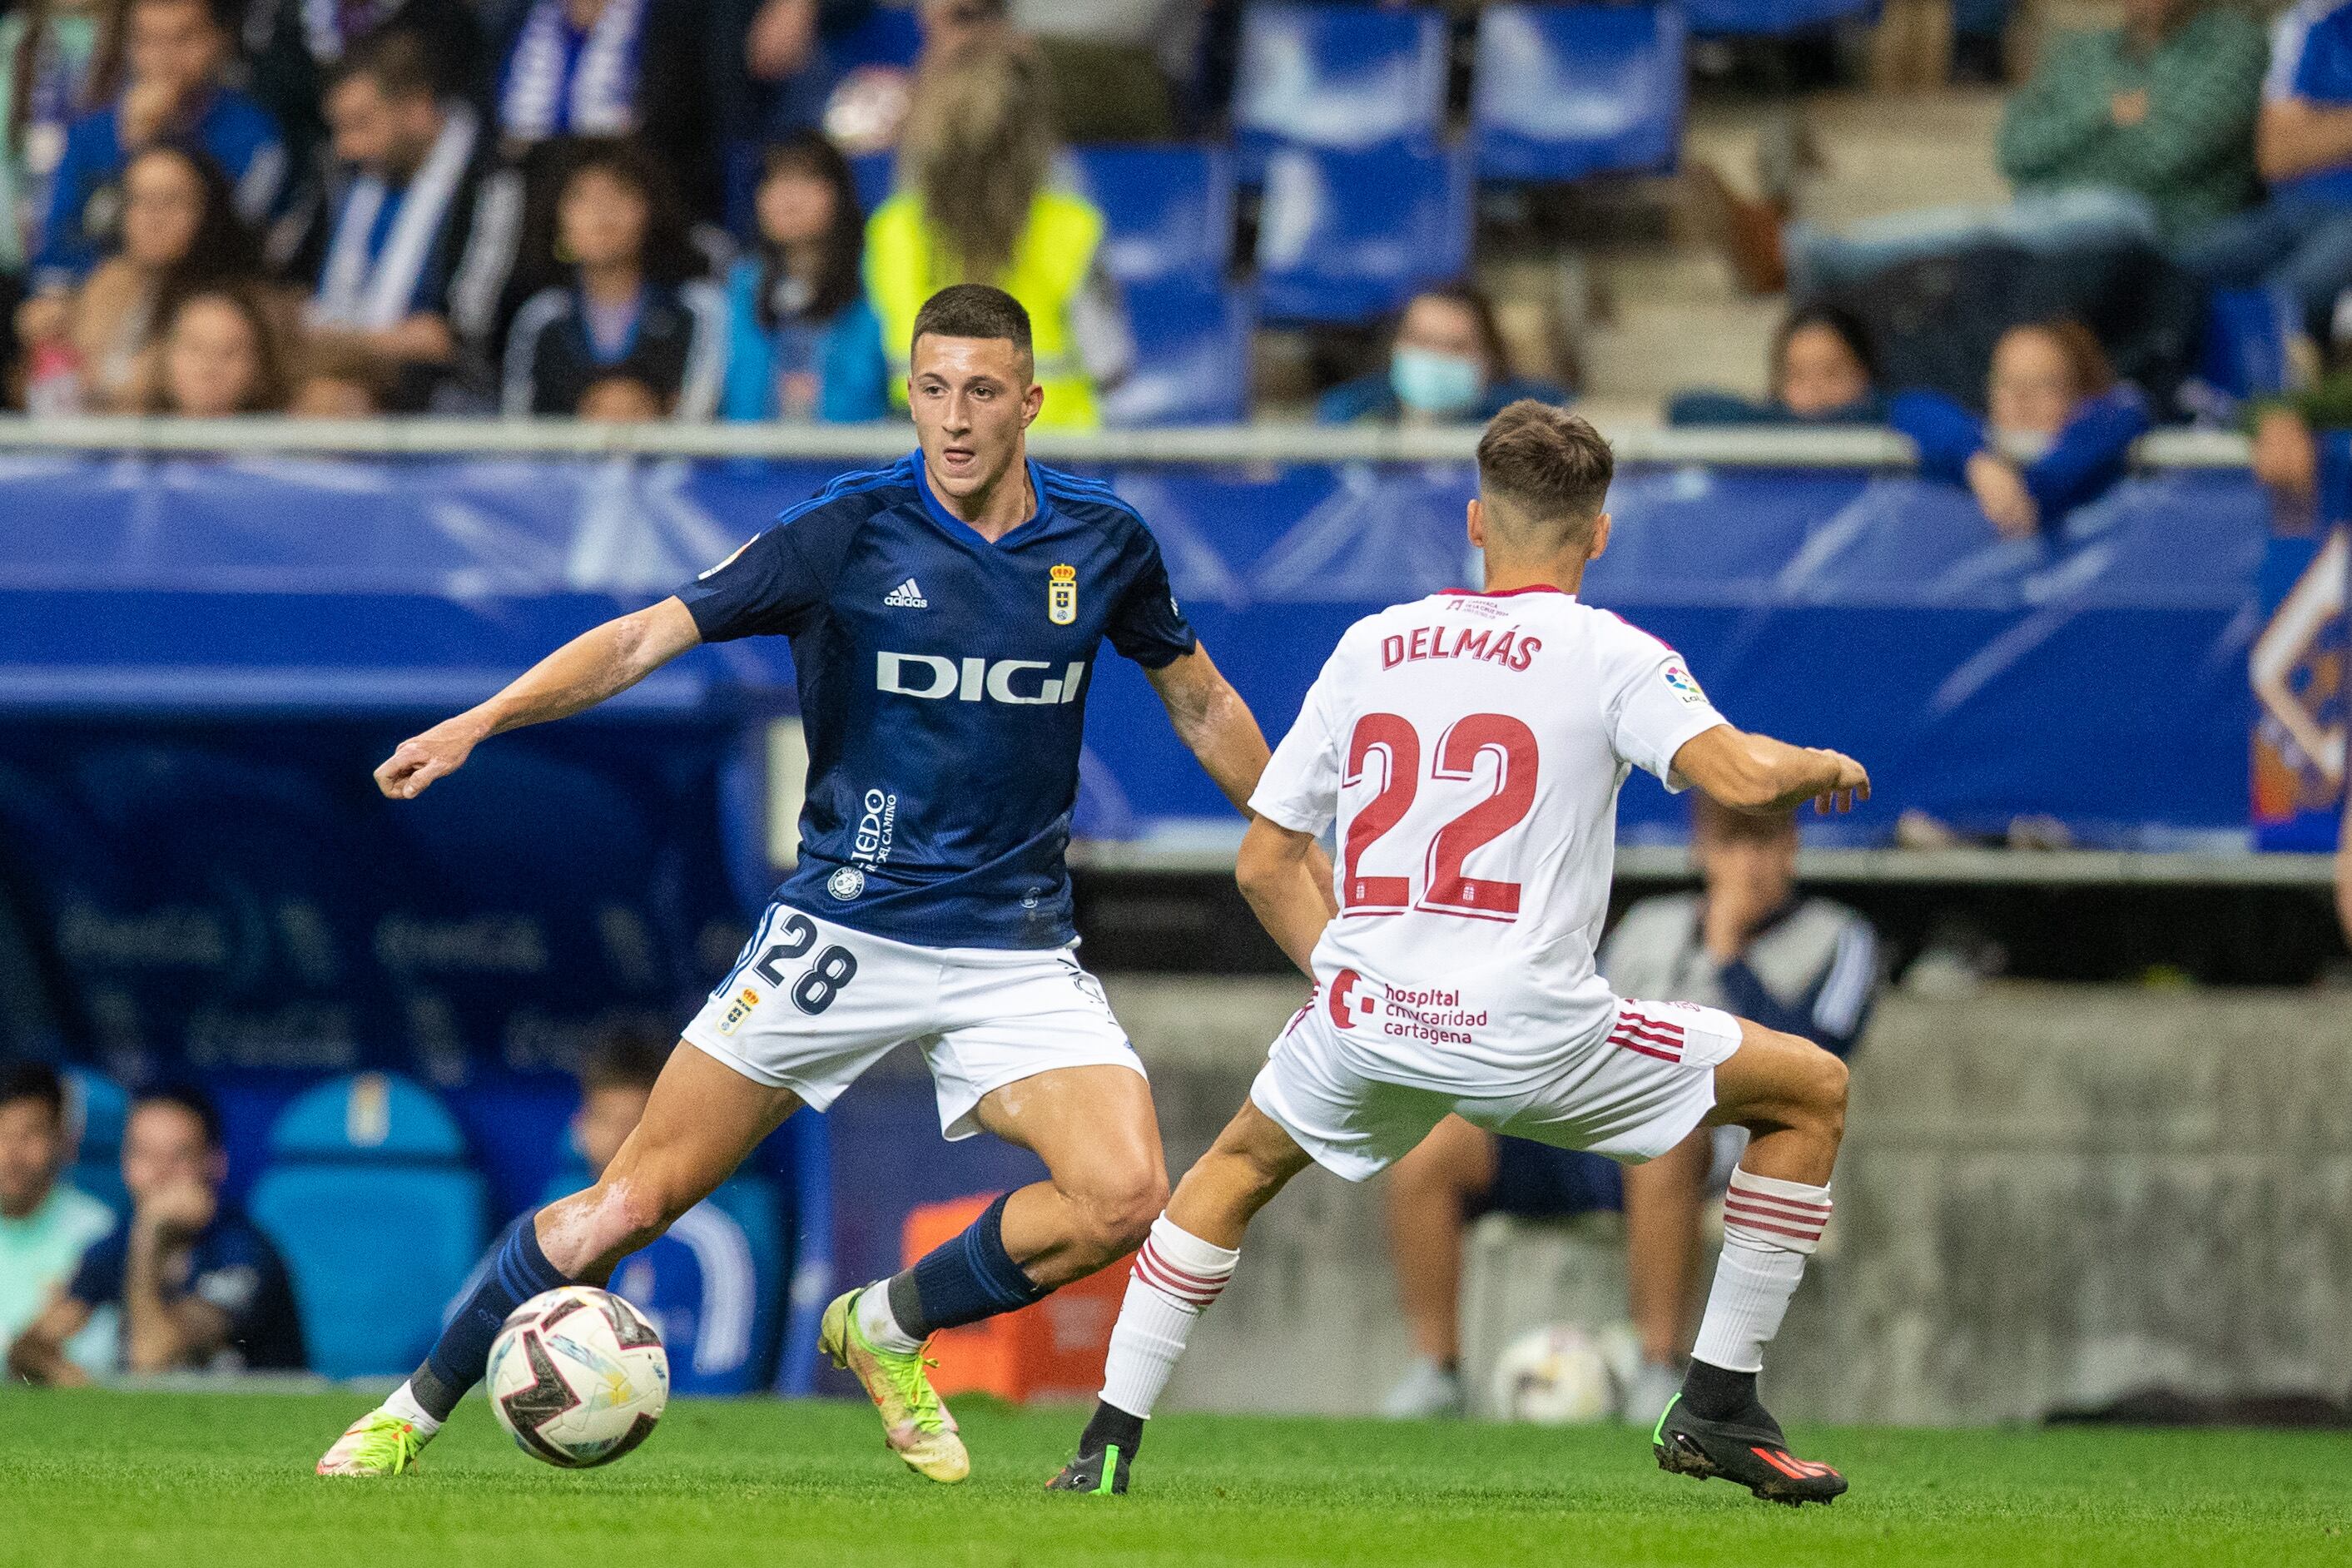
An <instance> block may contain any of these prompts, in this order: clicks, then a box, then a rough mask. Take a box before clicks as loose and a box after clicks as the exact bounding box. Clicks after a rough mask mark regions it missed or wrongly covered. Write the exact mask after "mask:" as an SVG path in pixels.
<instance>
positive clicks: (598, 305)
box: [503, 140, 727, 419]
mask: <svg viewBox="0 0 2352 1568" xmlns="http://www.w3.org/2000/svg"><path fill="white" fill-rule="evenodd" d="M556 254H557V255H558V256H559V257H561V258H563V259H564V261H565V263H566V266H567V268H568V270H569V272H570V275H571V276H570V279H569V280H568V281H567V282H565V283H563V284H561V285H559V286H557V287H555V288H551V289H544V290H542V291H541V292H540V293H539V294H537V295H535V296H533V297H532V299H531V300H530V302H529V303H528V304H526V305H524V306H523V308H522V310H521V311H520V313H518V314H517V316H516V317H515V323H514V327H513V330H512V331H511V332H510V333H509V336H508V340H507V360H506V393H505V396H504V399H503V403H504V407H505V410H506V412H507V413H508V414H509V415H530V414H537V415H551V414H556V415H573V414H577V413H579V412H580V405H581V400H582V399H583V397H584V396H585V395H586V394H587V392H588V389H589V387H590V386H592V385H593V384H595V383H597V382H599V381H602V380H604V379H605V378H607V377H610V376H615V375H632V376H635V377H636V378H637V379H639V380H641V381H643V382H644V383H646V385H648V386H650V387H652V388H653V389H654V390H655V391H656V393H657V394H658V395H659V396H660V398H661V399H662V401H663V403H664V404H665V405H667V408H668V410H669V412H670V413H671V414H672V415H673V416H675V417H677V418H680V419H708V418H709V417H710V416H712V414H713V413H714V412H716V410H717V408H718V406H719V382H720V377H721V374H722V372H723V370H724V368H725V356H726V342H727V338H726V331H727V304H726V300H725V298H724V297H723V296H722V295H721V294H720V293H719V290H718V289H715V288H714V287H712V286H711V285H710V284H709V283H707V282H703V281H699V280H698V278H697V275H698V273H699V272H700V271H701V270H702V257H701V254H700V253H699V252H698V251H697V250H696V249H695V247H694V244H693V242H692V240H691V239H690V238H689V237H688V233H687V225H686V218H685V216H684V215H683V214H682V213H681V212H680V211H679V210H678V205H677V195H675V193H674V190H673V188H672V186H671V184H670V183H669V179H668V177H667V174H665V173H664V171H663V169H662V166H661V164H660V163H657V162H656V160H655V157H654V155H653V153H650V152H648V151H647V150H646V148H644V147H643V146H640V145H639V144H637V143H636V142H628V141H619V140H614V141H604V142H591V143H583V144H582V145H581V146H580V148H579V149H578V153H577V156H576V157H575V158H574V159H573V161H572V163H571V166H570V169H569V171H568V172H567V173H566V174H565V175H564V178H563V182H562V185H561V186H560V187H559V188H558V195H557V200H556Z"/></svg>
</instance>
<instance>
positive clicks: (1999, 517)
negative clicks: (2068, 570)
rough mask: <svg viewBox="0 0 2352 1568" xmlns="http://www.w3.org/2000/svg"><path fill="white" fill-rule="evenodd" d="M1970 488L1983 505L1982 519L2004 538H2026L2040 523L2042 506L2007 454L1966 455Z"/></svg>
mask: <svg viewBox="0 0 2352 1568" xmlns="http://www.w3.org/2000/svg"><path fill="white" fill-rule="evenodd" d="M1969 491H1970V493H1972V494H1973V495H1975V497H1976V498H1977V505H1979V506H1980V507H1982V508H1983V509H1984V514H1985V521H1987V522H1990V523H1991V524H1992V526H1993V529H1994V531H1997V532H1998V533H2000V536H2001V537H2002V538H2003V539H2025V538H2029V537H2031V536H2032V533H2033V531H2034V530H2036V529H2037V528H2040V527H2041V526H2042V509H2041V508H2039V507H2037V506H2035V505H2034V504H2033V493H2032V491H2031V490H2029V489H2026V488H2025V476H2024V475H2022V474H2021V473H2019V472H2018V471H2017V466H2016V465H2015V464H2014V463H2011V461H2010V460H2009V459H2008V458H1997V457H1995V456H1993V455H1992V454H1991V453H1990V452H1979V453H1978V454H1977V455H1976V456H1975V457H1973V458H1969Z"/></svg>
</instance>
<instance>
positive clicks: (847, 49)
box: [824, 5, 923, 75]
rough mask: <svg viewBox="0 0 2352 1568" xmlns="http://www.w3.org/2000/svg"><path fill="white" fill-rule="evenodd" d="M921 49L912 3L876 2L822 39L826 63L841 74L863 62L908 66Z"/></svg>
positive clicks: (921, 44) (863, 63) (863, 65)
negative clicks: (854, 21)
mask: <svg viewBox="0 0 2352 1568" xmlns="http://www.w3.org/2000/svg"><path fill="white" fill-rule="evenodd" d="M922 52H923V26H922V23H921V22H920V21H919V20H918V19H917V17H916V16H915V8H914V7H913V6H912V5H876V6H874V7H872V8H871V9H869V10H868V11H867V12H866V15H865V16H863V17H861V18H860V19H859V20H858V23H857V25H856V26H854V27H849V28H845V30H843V31H842V32H839V33H836V34H835V35H834V36H833V37H828V38H826V39H825V40H824V55H825V63H826V64H828V65H830V66H832V67H833V68H834V70H835V71H836V72H837V73H840V74H842V75H847V74H848V73H849V72H851V71H854V70H856V69H858V68H861V67H865V66H898V67H900V68H911V67H912V66H913V65H914V63H915V58H916V57H917V56H918V55H919V54H921V53H922Z"/></svg>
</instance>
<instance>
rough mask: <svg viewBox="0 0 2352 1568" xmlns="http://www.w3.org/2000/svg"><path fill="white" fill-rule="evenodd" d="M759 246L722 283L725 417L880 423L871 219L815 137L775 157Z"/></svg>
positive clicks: (766, 176)
mask: <svg viewBox="0 0 2352 1568" xmlns="http://www.w3.org/2000/svg"><path fill="white" fill-rule="evenodd" d="M754 205H755V209H756V211H757V215H758V219H759V234H760V237H759V243H758V245H757V246H756V247H755V248H754V250H753V252H752V254H751V255H750V256H747V257H745V258H743V259H742V260H740V261H739V262H737V263H736V264H735V270H734V272H733V274H732V275H731V276H730V278H729V279H728V281H727V386H726V392H725V395H724V396H723V397H722V399H721V400H720V404H719V412H720V414H721V416H724V417H726V418H729V419H792V420H808V419H816V420H823V421H824V422H826V423H829V424H838V423H843V422H848V421H856V420H861V419H882V418H887V417H888V416H889V413H890V395H889V388H888V382H889V371H888V368H887V365H886V364H885V363H884V362H883V357H882V327H881V323H880V322H878V321H876V320H875V318H874V311H873V309H872V308H871V307H870V306H868V305H867V304H866V297H865V292H864V279H863V276H862V271H863V268H862V263H863V259H864V251H865V247H866V219H865V216H864V215H863V214H861V213H860V212H859V211H858V210H857V188H856V184H854V183H853V182H852V180H851V178H850V174H849V164H848V163H847V162H846V161H845V160H844V159H843V157H842V155H841V154H840V153H839V152H837V151H835V148H834V145H833V143H832V142H828V141H826V140H825V139H824V134H823V133H822V132H815V131H804V132H801V133H799V134H798V135H796V136H794V137H793V139H792V140H791V141H789V142H784V143H783V144H782V145H781V146H778V147H773V148H771V149H770V150H769V152H768V154H767V159H766V163H765V166H764V170H763V172H762V174H761V178H760V188H759V192H758V195H757V197H756V200H755V204H754Z"/></svg>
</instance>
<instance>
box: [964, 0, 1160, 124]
mask: <svg viewBox="0 0 2352 1568" xmlns="http://www.w3.org/2000/svg"><path fill="white" fill-rule="evenodd" d="M1206 10H1207V6H1206V5H1203V4H1202V0H1013V5H1012V7H1011V11H1012V21H1013V28H1014V30H1015V31H1017V32H1019V33H1021V34H1022V35H1023V36H1024V37H1031V38H1034V39H1035V40H1036V41H1037V45H1038V47H1039V48H1040V49H1041V50H1043V51H1044V53H1045V67H1046V71H1047V74H1048V75H1049V76H1050V77H1051V79H1052V80H1053V83H1054V103H1055V109H1056V110H1057V111H1058V112H1059V113H1060V115H1061V122H1062V133H1063V134H1064V135H1066V136H1067V137H1068V138H1069V139H1070V140H1071V141H1073V142H1161V141H1166V140H1167V139H1168V138H1170V137H1172V136H1174V135H1175V134H1176V130H1177V122H1178V119H1179V113H1178V106H1179V99H1180V96H1181V92H1182V90H1183V88H1184V87H1185V86H1186V85H1187V82H1186V79H1187V78H1188V77H1189V75H1190V74H1191V72H1190V62H1191V61H1192V59H1193V58H1194V57H1195V56H1196V55H1197V54H1198V52H1199V50H1200V47H1201V23H1202V13H1203V12H1204V11H1206Z"/></svg>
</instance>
